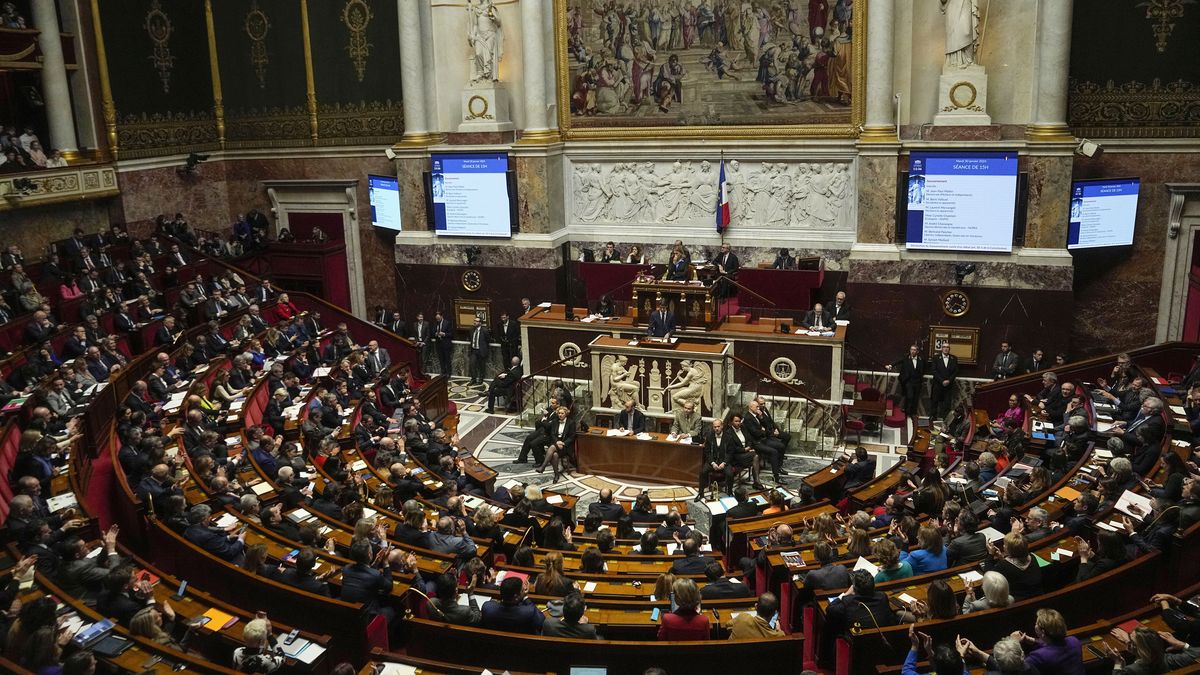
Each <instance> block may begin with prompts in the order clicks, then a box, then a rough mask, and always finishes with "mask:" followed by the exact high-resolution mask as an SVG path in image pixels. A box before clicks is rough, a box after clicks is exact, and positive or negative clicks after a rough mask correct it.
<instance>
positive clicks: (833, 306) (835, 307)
mask: <svg viewBox="0 0 1200 675" xmlns="http://www.w3.org/2000/svg"><path fill="white" fill-rule="evenodd" d="M826 307H827V308H828V310H827V311H828V312H829V318H830V319H833V320H834V321H849V320H850V305H849V303H847V302H846V291H838V292H837V295H835V296H833V302H831V303H829V304H828V305H826Z"/></svg>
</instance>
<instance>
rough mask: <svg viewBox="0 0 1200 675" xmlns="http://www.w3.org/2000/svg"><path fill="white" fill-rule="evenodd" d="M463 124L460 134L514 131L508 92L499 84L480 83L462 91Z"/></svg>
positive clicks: (459, 128) (460, 127)
mask: <svg viewBox="0 0 1200 675" xmlns="http://www.w3.org/2000/svg"><path fill="white" fill-rule="evenodd" d="M462 119H463V121H462V124H459V125H458V131H459V133H479V132H485V133H486V132H498V131H512V130H513V123H512V117H511V116H510V115H509V112H508V90H507V89H505V88H504V85H503V84H501V83H499V82H480V83H478V84H473V85H470V86H467V87H466V88H464V89H463V91H462Z"/></svg>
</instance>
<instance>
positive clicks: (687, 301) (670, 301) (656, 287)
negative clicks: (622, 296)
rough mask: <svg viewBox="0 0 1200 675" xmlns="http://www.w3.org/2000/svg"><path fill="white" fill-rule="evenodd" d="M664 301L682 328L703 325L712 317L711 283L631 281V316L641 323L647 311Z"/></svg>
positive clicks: (703, 326) (650, 312) (647, 316)
mask: <svg viewBox="0 0 1200 675" xmlns="http://www.w3.org/2000/svg"><path fill="white" fill-rule="evenodd" d="M659 302H664V303H666V305H667V309H668V310H670V311H671V313H672V314H674V315H675V323H677V324H678V325H679V326H680V327H682V328H705V327H707V326H708V325H710V324H711V323H712V322H713V319H714V318H715V317H716V305H715V304H714V303H713V294H712V287H711V286H705V285H704V283H703V282H701V281H665V280H655V281H635V282H633V298H632V302H631V304H632V305H633V319H634V322H635V323H638V324H641V325H645V324H647V323H649V322H650V315H651V314H653V313H654V311H655V309H657V308H658V303H659Z"/></svg>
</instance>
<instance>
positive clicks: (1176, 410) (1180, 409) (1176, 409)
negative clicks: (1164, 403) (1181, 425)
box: [1168, 405, 1187, 417]
mask: <svg viewBox="0 0 1200 675" xmlns="http://www.w3.org/2000/svg"><path fill="white" fill-rule="evenodd" d="M1168 407H1169V408H1171V412H1173V413H1175V414H1176V415H1182V416H1184V417H1187V411H1186V410H1184V409H1183V406H1181V405H1173V406H1168Z"/></svg>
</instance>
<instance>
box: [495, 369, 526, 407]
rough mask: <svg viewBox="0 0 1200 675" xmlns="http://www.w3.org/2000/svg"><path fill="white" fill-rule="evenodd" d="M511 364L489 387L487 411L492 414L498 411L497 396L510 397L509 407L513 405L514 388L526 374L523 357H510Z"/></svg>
mask: <svg viewBox="0 0 1200 675" xmlns="http://www.w3.org/2000/svg"><path fill="white" fill-rule="evenodd" d="M510 363H511V365H510V366H509V368H508V370H506V371H504V372H502V373H499V374H498V375H496V377H495V378H494V379H493V380H492V384H491V386H489V387H488V398H487V412H488V414H489V415H490V414H492V413H494V412H495V411H496V397H497V396H504V397H506V398H508V399H509V408H512V406H513V401H512V397H513V389H514V388H515V387H516V386H517V384H518V383H519V382H520V381H521V376H522V375H523V374H524V372H525V371H524V369H523V368H522V367H521V357H520V356H514V357H512V359H510Z"/></svg>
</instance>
